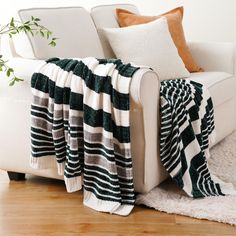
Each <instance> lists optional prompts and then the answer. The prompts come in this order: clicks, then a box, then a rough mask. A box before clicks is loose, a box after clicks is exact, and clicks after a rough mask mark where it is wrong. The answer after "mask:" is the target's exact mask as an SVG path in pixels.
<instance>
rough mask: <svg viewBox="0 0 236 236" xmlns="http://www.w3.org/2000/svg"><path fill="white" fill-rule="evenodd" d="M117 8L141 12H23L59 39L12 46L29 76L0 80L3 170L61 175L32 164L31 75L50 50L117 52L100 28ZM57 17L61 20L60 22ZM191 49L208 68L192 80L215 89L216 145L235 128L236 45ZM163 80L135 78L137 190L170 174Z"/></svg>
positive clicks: (15, 60) (19, 68) (111, 22)
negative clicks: (163, 146) (162, 143)
mask: <svg viewBox="0 0 236 236" xmlns="http://www.w3.org/2000/svg"><path fill="white" fill-rule="evenodd" d="M116 7H121V8H125V9H128V10H131V11H134V12H138V9H137V8H136V7H135V6H133V5H129V4H119V5H106V6H98V7H95V8H93V9H92V10H91V13H89V12H87V11H86V10H85V9H83V8H73V9H70V8H56V9H29V10H24V11H20V14H21V18H23V20H24V19H26V18H27V16H30V15H34V16H37V17H39V18H40V19H41V20H42V23H43V24H44V25H46V26H48V28H50V29H51V30H52V31H53V32H54V35H56V36H57V37H59V38H60V39H59V40H58V46H57V47H56V48H54V49H52V48H49V47H47V45H46V43H45V41H42V39H39V38H36V39H34V40H33V41H32V42H31V44H30V43H29V40H28V38H25V37H23V38H19V37H18V38H16V39H15V40H14V41H13V42H10V44H9V45H8V46H9V48H10V52H11V54H12V58H11V59H10V61H9V64H10V66H12V67H13V68H14V69H15V71H16V74H17V75H18V76H20V77H22V78H24V82H22V83H18V84H17V85H16V86H14V87H8V82H7V80H3V79H1V80H0V107H1V116H0V168H1V169H3V170H6V171H13V172H19V173H28V174H34V175H39V176H45V177H50V178H57V179H61V178H62V177H61V176H58V174H57V171H56V170H35V169H32V168H31V167H30V166H29V157H30V103H31V92H30V78H31V75H32V73H33V72H34V70H35V69H36V68H37V67H38V66H39V65H40V64H41V63H42V60H40V59H37V57H38V58H40V57H41V56H42V55H45V54H46V56H47V57H51V56H61V57H84V56H96V57H99V58H104V57H112V56H114V54H113V52H112V50H111V48H110V46H109V44H108V43H107V41H106V40H105V39H104V37H103V36H102V35H101V34H100V30H99V28H102V27H118V24H117V21H116V17H115V8H116ZM55 17H56V18H57V19H58V21H59V24H58V23H55ZM71 20H73V22H74V21H76V22H78V25H76V23H75V22H74V23H73V24H74V26H73V27H68V25H67V24H63V22H65V21H71ZM71 28H73V34H74V36H73V37H71ZM97 30H98V31H97ZM63 35H64V37H63ZM74 37H75V38H76V40H75V39H74ZM99 37H100V38H99ZM60 40H61V41H60ZM60 44H62V45H64V46H61V47H60ZM6 47H7V45H5V48H6ZM189 47H190V50H191V53H192V55H193V57H194V59H195V60H196V62H197V63H198V65H199V66H201V67H202V68H204V69H205V72H201V73H192V74H191V79H193V80H195V81H197V82H200V83H202V84H204V85H205V86H206V87H208V88H209V90H210V93H211V96H212V99H213V103H214V109H215V125H216V133H217V140H216V143H217V142H219V141H220V140H222V139H223V138H225V137H226V136H227V135H229V134H230V133H231V132H232V131H234V130H235V129H236V119H235V117H236V77H235V75H236V44H234V43H202V42H194V43H189ZM45 50H46V51H45ZM159 83H160V81H159V79H158V76H157V74H156V73H154V72H153V71H151V70H148V69H143V70H141V71H139V72H138V73H136V74H135V75H134V76H133V78H132V83H131V88H130V98H131V148H132V157H133V165H134V166H133V167H134V168H133V170H134V183H135V190H136V191H137V192H147V191H149V190H151V189H152V188H153V187H155V186H157V185H158V184H159V183H160V182H162V181H163V180H164V179H165V178H166V177H167V176H168V175H167V173H166V171H165V170H164V168H163V167H162V164H161V162H160V157H159Z"/></svg>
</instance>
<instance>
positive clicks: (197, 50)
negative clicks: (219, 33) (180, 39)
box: [188, 42, 236, 75]
mask: <svg viewBox="0 0 236 236" xmlns="http://www.w3.org/2000/svg"><path fill="white" fill-rule="evenodd" d="M188 46H189V49H190V51H191V53H192V56H193V58H194V60H195V61H196V63H197V64H198V65H199V66H200V67H202V68H203V69H204V70H205V71H222V72H227V73H230V74H234V75H236V71H235V67H236V43H217V42H189V43H188Z"/></svg>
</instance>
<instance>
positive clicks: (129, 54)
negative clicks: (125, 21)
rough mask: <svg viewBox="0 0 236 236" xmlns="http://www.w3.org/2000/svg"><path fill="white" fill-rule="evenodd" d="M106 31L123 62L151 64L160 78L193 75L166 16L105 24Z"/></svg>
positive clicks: (114, 49)
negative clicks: (143, 21) (129, 23)
mask: <svg viewBox="0 0 236 236" xmlns="http://www.w3.org/2000/svg"><path fill="white" fill-rule="evenodd" d="M104 32H105V35H106V37H107V38H108V41H109V43H110V45H111V47H112V49H113V51H114V53H115V54H116V57H117V58H120V59H122V60H123V61H124V62H126V63H129V62H133V63H134V64H136V65H147V66H150V67H151V68H153V69H154V70H155V71H156V72H157V74H158V75H159V78H160V79H161V80H167V79H177V78H186V77H189V76H190V74H189V72H188V70H187V69H186V68H185V65H184V63H183V61H182V59H181V58H180V56H179V54H178V51H177V49H176V47H175V45H174V42H173V40H172V38H171V35H170V32H169V29H168V24H167V20H166V18H165V17H163V18H160V19H158V20H155V21H153V22H150V23H147V24H141V25H134V26H129V27H124V28H105V29H104Z"/></svg>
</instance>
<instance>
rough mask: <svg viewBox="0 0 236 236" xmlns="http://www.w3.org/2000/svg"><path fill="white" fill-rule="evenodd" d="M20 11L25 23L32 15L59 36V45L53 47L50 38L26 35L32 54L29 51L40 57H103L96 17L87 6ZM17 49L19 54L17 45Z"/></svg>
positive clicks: (54, 34)
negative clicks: (91, 14)
mask: <svg viewBox="0 0 236 236" xmlns="http://www.w3.org/2000/svg"><path fill="white" fill-rule="evenodd" d="M18 14H19V16H20V18H21V20H22V21H23V22H25V21H27V20H30V19H31V16H34V17H37V18H40V19H41V21H40V24H42V25H43V26H45V27H47V28H48V29H50V30H51V31H52V32H53V37H56V38H58V40H57V46H56V47H50V46H48V43H49V41H48V40H46V39H45V38H42V37H39V36H35V37H32V36H30V35H27V37H28V40H29V41H30V44H31V48H32V51H33V53H30V52H28V55H31V54H33V55H34V57H35V58H37V59H47V58H50V57H69V58H74V57H89V56H94V57H98V58H103V57H104V54H103V50H102V46H101V43H100V40H99V37H98V34H97V30H96V28H95V25H94V23H93V20H92V18H91V16H90V14H89V12H87V11H86V10H85V9H84V8H82V7H61V8H31V9H23V10H20V11H19V12H18ZM25 41H26V40H25ZM25 43H27V42H25ZM15 46H16V44H15ZM22 46H24V45H22ZM21 51H22V50H21ZM16 52H18V54H19V50H17V48H16ZM21 54H22V52H21ZM21 56H22V55H21ZM23 57H25V55H23ZM26 57H27V56H26Z"/></svg>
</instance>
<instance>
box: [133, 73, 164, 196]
mask: <svg viewBox="0 0 236 236" xmlns="http://www.w3.org/2000/svg"><path fill="white" fill-rule="evenodd" d="M159 89H160V81H159V78H158V76H157V74H156V73H155V72H153V71H151V70H149V69H140V70H138V71H137V72H136V73H135V74H134V76H133V78H132V81H131V86H130V99H131V113H130V128H131V129H130V132H131V151H132V157H133V169H134V186H135V190H136V191H137V192H148V191H150V190H151V189H152V188H154V187H155V186H156V185H158V184H159V183H160V182H162V181H163V180H164V179H165V178H166V176H167V174H166V171H165V170H164V168H163V166H162V164H161V161H160V157H159V99H160V93H159Z"/></svg>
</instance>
